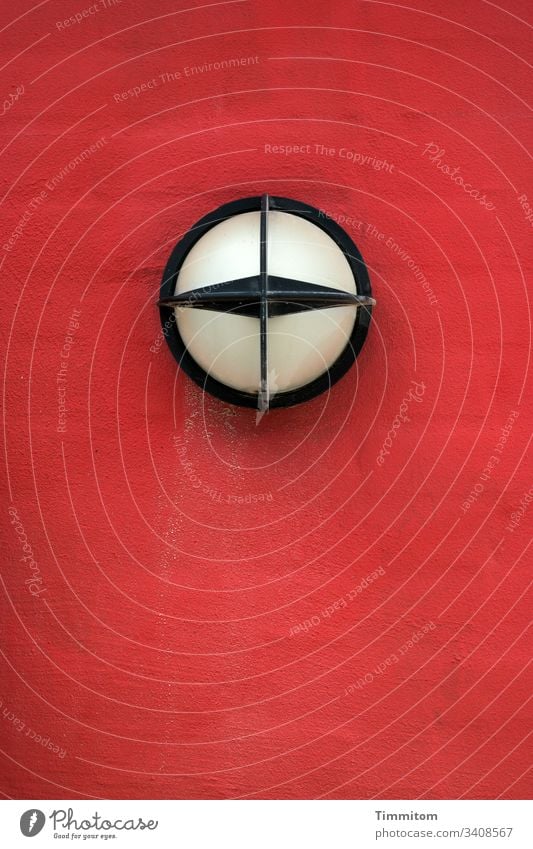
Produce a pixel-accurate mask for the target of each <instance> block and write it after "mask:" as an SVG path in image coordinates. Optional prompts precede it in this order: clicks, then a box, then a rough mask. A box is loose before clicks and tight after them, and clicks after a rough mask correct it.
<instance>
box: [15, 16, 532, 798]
mask: <svg viewBox="0 0 533 849" xmlns="http://www.w3.org/2000/svg"><path fill="white" fill-rule="evenodd" d="M86 3H87V5H84V0H68V2H66V0H57V2H49V1H48V0H45V2H42V3H40V4H38V5H35V6H33V0H32V2H31V3H30V2H28V0H21V2H19V3H17V4H13V3H8V2H6V0H4V2H3V3H2V7H1V13H0V14H1V27H0V28H2V27H3V29H2V46H1V57H0V58H1V66H2V67H1V70H0V80H1V97H2V99H3V101H4V103H3V107H2V109H3V113H2V115H1V120H0V137H1V138H0V143H1V150H2V162H3V167H2V171H1V178H0V179H1V194H2V209H3V221H4V227H3V233H2V239H1V242H2V244H1V246H0V259H1V262H2V293H1V299H2V328H3V339H4V340H5V348H6V353H5V354H4V358H3V363H2V364H3V369H2V375H3V391H4V399H5V402H6V407H5V416H4V436H5V445H6V448H5V455H4V457H3V461H2V462H3V465H4V471H5V474H4V475H3V476H2V490H3V494H4V497H5V501H6V506H5V507H4V509H3V514H2V525H3V528H4V531H3V535H4V540H5V543H4V552H5V556H4V569H3V573H2V602H1V604H2V623H3V642H2V656H1V658H0V664H1V688H0V700H1V705H0V710H1V715H0V719H1V722H0V729H1V737H2V744H1V750H2V753H1V769H2V789H3V792H4V794H5V795H7V796H12V797H18V798H24V797H30V798H69V797H79V798H86V797H89V798H90V797H115V798H129V797H133V798H137V797H138V798H145V797H163V798H166V797H170V798H172V797H178V798H181V797H186V798H189V797H204V798H223V797H241V796H247V797H259V798H268V797H283V798H298V797H318V796H325V797H328V798H350V797H364V798H369V797H374V796H375V797H381V798H417V797H439V798H441V797H442V798H445V797H461V796H464V797H467V798H484V797H497V796H502V797H513V796H518V797H523V796H524V795H526V794H527V793H528V786H527V781H528V775H527V769H528V764H529V756H528V747H527V742H526V737H527V733H528V730H529V727H530V719H531V717H530V715H529V716H528V705H527V700H528V696H529V693H530V687H531V679H529V680H528V672H527V664H528V659H529V655H530V651H528V644H527V636H526V627H527V624H528V620H529V614H530V611H531V598H530V597H529V598H528V596H527V594H526V593H527V588H528V584H529V580H530V574H531V570H530V568H529V567H528V563H530V556H529V552H528V544H529V542H530V538H531V527H532V525H531V519H532V516H533V508H532V507H531V504H530V502H531V500H532V497H533V489H531V485H532V481H531V477H530V470H529V471H528V468H527V465H526V460H527V454H526V451H527V446H528V441H529V436H530V423H531V416H530V413H531V408H530V407H529V410H528V397H529V398H530V397H531V395H530V389H531V385H530V383H528V361H529V352H530V341H531V325H530V316H529V301H528V295H527V290H526V282H527V278H526V274H527V270H528V244H529V245H530V244H531V243H530V241H529V242H528V239H529V237H530V234H531V226H532V221H531V219H532V218H533V215H532V214H531V208H532V207H533V186H531V183H530V184H529V185H528V183H527V181H526V176H525V175H527V173H528V172H527V168H528V163H529V156H528V153H527V144H528V129H529V126H530V125H528V124H527V123H526V116H527V114H528V107H527V104H526V100H527V94H528V76H527V72H528V69H529V65H528V64H527V59H528V58H529V57H528V49H529V48H530V44H531V42H530V35H529V32H530V30H529V26H528V24H527V23H526V19H527V18H528V17H530V16H531V8H530V6H529V4H528V3H526V2H525V0H502V2H501V3H500V5H497V4H494V3H489V2H485V0H475V2H472V3H464V2H459V0H448V2H439V1H438V0H409V2H408V3H406V4H404V5H399V4H396V3H394V2H391V3H388V2H380V0H361V2H359V1H358V0H357V1H356V0H354V2H341V3H331V2H326V1H325V0H323V1H322V0H320V1H319V0H312V2H309V0H293V2H291V3H286V2H282V0H232V2H217V3H209V4H206V3H203V2H201V0H189V2H178V0H161V2H158V3H157V4H154V3H152V4H150V3H145V2H139V0H122V2H121V3H118V2H112V0H107V2H105V3H104V2H102V0H97V2H96V3H94V4H93V5H90V4H89V2H88V0H86ZM265 191H268V192H270V193H272V194H279V195H285V196H289V197H294V198H297V199H300V200H303V201H306V202H308V203H311V204H313V205H315V206H317V207H319V208H320V209H323V210H325V211H326V212H328V213H329V214H331V215H332V216H334V217H335V218H337V220H339V221H341V222H344V226H345V227H346V229H347V230H348V232H349V233H350V235H351V236H352V238H353V239H354V240H355V242H356V243H357V245H358V247H359V248H360V250H361V251H362V254H363V256H364V257H365V259H366V261H367V263H368V267H369V270H370V275H371V279H372V284H373V288H374V293H375V295H376V298H377V300H378V306H377V308H376V310H375V312H374V321H373V324H372V328H371V332H370V334H369V338H368V340H367V343H366V345H365V348H364V350H363V352H362V354H361V356H360V358H359V359H358V361H357V367H356V368H354V369H352V371H351V372H350V373H349V374H348V376H347V377H346V378H344V380H342V381H341V382H340V383H339V384H338V385H337V386H335V387H334V389H333V390H332V391H331V393H330V394H329V395H323V396H321V397H320V398H317V399H315V400H314V401H312V402H310V403H308V404H304V405H301V406H299V407H295V408H293V409H290V410H286V411H283V410H281V411H280V410H275V411H273V412H271V413H270V414H268V415H267V416H264V417H262V418H261V420H260V421H256V416H255V414H254V413H253V412H252V411H248V410H241V409H238V408H235V407H230V406H227V405H224V404H222V403H220V402H218V401H216V400H214V399H212V398H210V397H208V396H204V395H202V393H201V391H200V390H199V389H198V388H197V387H196V386H195V385H193V384H192V383H191V382H190V381H189V380H188V378H186V377H185V376H184V375H183V374H181V373H179V371H178V370H177V368H176V364H175V362H174V360H173V359H172V357H171V355H170V353H169V351H168V349H167V346H166V343H165V342H164V340H163V338H162V336H161V334H160V325H159V317H158V312H157V310H156V308H155V305H154V304H155V300H156V298H157V295H158V289H159V284H160V278H161V273H162V270H163V267H164V265H165V262H166V259H167V256H168V254H169V252H170V250H171V248H172V246H173V245H174V244H175V242H176V241H177V240H178V239H179V238H180V236H181V235H182V234H183V233H184V232H185V231H186V230H187V229H188V228H189V227H190V226H191V224H193V223H194V222H195V221H196V220H197V219H198V218H200V217H201V216H202V215H204V214H206V213H207V212H209V211H210V210H211V209H213V208H215V207H216V206H218V205H219V204H221V203H224V202H226V201H229V200H231V199H234V198H237V197H240V196H244V195H252V194H259V193H262V192H265ZM529 205H531V207H530V206H529ZM529 259H531V252H529ZM528 390H529V394H528Z"/></svg>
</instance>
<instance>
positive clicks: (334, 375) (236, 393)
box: [158, 195, 376, 412]
mask: <svg viewBox="0 0 533 849" xmlns="http://www.w3.org/2000/svg"><path fill="white" fill-rule="evenodd" d="M271 210H277V211H281V212H286V213H290V214H291V215H296V216H299V217H300V218H306V219H307V220H309V221H311V222H312V223H313V224H315V225H316V226H317V227H320V229H321V230H324V231H325V232H326V233H327V234H328V235H329V236H330V237H331V238H332V239H333V241H334V242H335V243H336V244H337V245H338V247H339V248H340V249H341V250H342V252H343V254H344V256H345V257H346V260H347V262H348V264H349V266H350V269H351V271H352V274H353V276H354V279H355V283H356V290H357V292H358V294H357V295H353V294H352V293H350V292H344V291H342V290H340V289H332V288H329V287H327V286H321V285H318V284H315V283H307V282H304V281H301V280H291V279H288V278H285V277H276V276H273V275H269V273H268V267H267V238H268V213H269V211H271ZM257 211H260V212H261V219H260V227H261V231H260V271H259V274H258V275H255V276H253V277H245V278H240V279H238V280H228V281H224V282H221V283H215V284H211V285H209V286H205V287H200V288H199V289H194V290H192V291H188V292H184V293H182V294H180V295H176V294H175V290H176V281H177V278H178V274H179V272H180V269H181V267H182V265H183V263H184V261H185V258H186V256H187V254H188V253H189V251H190V250H191V248H192V247H193V246H194V245H195V244H196V242H197V241H198V240H199V239H200V238H201V237H202V236H203V235H204V234H205V233H206V232H207V231H208V230H210V229H211V228H212V227H214V226H215V225H216V224H220V222H221V221H224V220H225V219H227V218H232V217H234V216H235V215H240V214H241V213H244V212H257ZM375 303H376V302H375V300H374V298H373V297H372V289H371V286H370V278H369V276H368V271H367V268H366V265H365V263H364V260H363V257H362V256H361V254H360V252H359V250H358V249H357V247H356V245H355V244H354V242H353V241H352V240H351V238H350V237H349V236H348V234H347V233H346V232H345V231H344V230H343V229H342V227H340V226H339V225H338V224H337V223H336V222H335V221H333V220H332V219H331V218H327V217H326V216H325V215H323V214H321V213H320V212H319V210H318V209H316V208H315V207H313V206H309V205H308V204H305V203H301V202H300V201H296V200H291V199H290V198H283V197H272V196H270V195H263V196H262V197H251V198H243V199H242V200H237V201H232V202H231V203H227V204H224V205H223V206H220V207H219V208H218V209H216V210H214V211H213V212H210V213H209V215H206V216H205V217H204V218H202V219H201V220H200V221H199V222H198V223H197V224H195V225H194V227H192V228H191V230H189V232H188V233H186V234H185V236H184V237H183V238H182V239H181V240H180V241H179V242H178V244H177V245H176V246H175V248H174V250H173V251H172V253H171V255H170V258H169V260H168V262H167V266H166V268H165V272H164V274H163V280H162V283H161V289H160V299H159V301H158V306H159V310H160V316H161V324H162V327H163V332H164V335H165V338H166V340H167V343H168V345H169V348H170V350H171V351H172V353H173V355H174V357H175V359H176V360H177V361H178V363H179V365H180V366H181V368H182V369H183V370H184V371H185V372H186V374H188V375H189V377H191V378H192V379H193V380H194V381H195V383H197V384H198V386H200V387H201V388H202V389H204V390H205V391H206V392H209V393H210V394H211V395H214V396H216V397H217V398H220V399H221V400H222V401H227V402H228V403H230V404H238V405H239V406H242V407H255V408H256V409H258V410H260V411H262V412H266V411H267V410H268V409H270V408H272V407H289V406H292V405H294V404H300V403H301V402H303V401H309V400H310V399H311V398H314V397H315V396H316V395H319V394H320V393H321V392H324V391H325V390H326V389H329V388H330V387H331V386H333V384H334V383H336V382H337V381H338V380H340V378H341V377H342V376H343V375H344V374H345V373H346V372H347V371H348V369H349V368H350V367H351V365H352V364H353V362H354V360H355V358H356V357H357V355H358V354H359V352H360V350H361V348H362V347H363V344H364V341H365V339H366V336H367V333H368V328H369V325H370V319H371V315H372V306H374V305H375ZM352 305H353V306H357V307H359V309H358V310H357V312H356V317H355V322H354V327H353V331H352V334H351V336H350V339H349V340H348V342H347V344H346V347H345V349H344V350H343V352H342V353H341V354H340V356H339V357H338V358H337V359H336V360H335V362H334V363H333V364H332V365H331V367H330V368H329V369H328V370H326V371H325V372H324V373H323V374H321V375H320V376H319V377H317V378H316V379H315V380H313V381H311V383H308V384H306V385H305V386H302V387H300V388H299V389H294V390H290V391H288V392H278V393H276V394H273V395H269V387H268V349H267V333H268V319H269V318H270V317H272V316H276V315H285V314H287V313H294V312H301V311H303V310H313V309H324V308H328V307H336V306H352ZM176 307H182V308H194V309H207V310H216V311H217V312H231V313H237V314H240V315H250V316H255V317H257V318H259V322H260V356H261V373H260V374H261V383H260V390H259V392H257V393H248V392H241V391H240V390H238V389H234V388H233V387H231V386H227V385H226V384H224V383H221V382H220V381H218V380H215V378H213V377H211V376H210V375H209V374H208V373H207V372H205V371H204V369H203V368H202V367H201V366H200V365H199V364H198V363H197V362H196V360H195V359H194V358H193V357H192V356H191V355H190V354H189V352H188V350H187V347H186V345H185V343H184V341H183V339H182V337H181V334H180V332H179V328H178V326H177V322H176V321H175V320H173V319H174V316H175V314H174V309H175V308H176Z"/></svg>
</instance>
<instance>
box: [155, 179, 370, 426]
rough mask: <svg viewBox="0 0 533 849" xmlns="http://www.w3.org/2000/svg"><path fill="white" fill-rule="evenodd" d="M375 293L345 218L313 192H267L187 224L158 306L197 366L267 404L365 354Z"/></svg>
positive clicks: (235, 400)
mask: <svg viewBox="0 0 533 849" xmlns="http://www.w3.org/2000/svg"><path fill="white" fill-rule="evenodd" d="M375 303H376V302H375V300H374V299H373V297H372V290H371V286H370V279H369V276H368V271H367V268H366V265H365V263H364V260H363V258H362V256H361V254H360V253H359V251H358V249H357V247H356V246H355V244H354V243H353V241H352V240H351V239H350V237H349V236H348V234H347V233H346V232H345V231H344V230H343V229H342V227H340V226H339V225H338V224H337V223H336V222H335V221H333V220H332V219H331V218H328V217H327V216H326V215H325V214H324V213H322V212H320V211H319V210H318V209H316V208H314V207H312V206H308V205H307V204H305V203H301V202H300V201H296V200H291V199H289V198H283V197H273V196H270V195H263V196H262V197H251V198H243V199H242V200H236V201H233V202H231V203H227V204H224V205H223V206H221V207H219V208H218V209H216V210H214V211H213V212H211V213H209V215H206V216H205V217H204V218H202V219H201V220H200V221H199V222H198V223H197V224H195V225H194V227H192V228H191V229H190V230H189V231H188V232H187V233H186V235H185V236H184V237H183V238H182V239H181V240H180V241H179V242H178V244H177V245H176V246H175V248H174V250H173V251H172V253H171V255H170V258H169V260H168V263H167V266H166V268H165V272H164V275H163V281H162V283H161V290H160V299H159V302H158V306H159V309H160V315H161V324H162V327H163V333H164V335H165V338H166V340H167V342H168V345H169V347H170V350H171V351H172V354H173V355H174V357H175V358H176V360H177V361H178V363H179V365H180V367H181V368H182V369H183V370H184V371H185V372H186V373H187V374H188V375H189V377H191V378H192V379H193V380H194V381H195V382H196V383H197V384H198V385H199V386H201V387H202V389H204V390H205V391H207V392H209V393H210V394H211V395H214V396H216V397H217V398H220V399H221V400H223V401H226V402H229V403H231V404H238V405H240V406H244V407H254V408H256V409H258V410H260V411H261V412H266V411H267V410H268V409H270V408H273V407H289V406H292V405H293V404H299V403H301V402H302V401H308V400H309V399H311V398H314V397H315V396H316V395H319V394H320V393H321V392H324V391H325V390H327V389H329V388H330V387H331V386H333V384H334V383H336V382H337V381H338V380H339V379H340V378H341V377H342V376H343V375H344V374H345V373H346V372H347V371H348V369H349V368H350V366H351V365H352V364H353V362H354V361H355V358H356V357H357V355H358V354H359V352H360V350H361V348H362V346H363V344H364V341H365V339H366V335H367V332H368V328H369V325H370V320H371V314H372V307H373V306H374V305H375Z"/></svg>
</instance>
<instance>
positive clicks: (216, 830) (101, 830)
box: [0, 799, 533, 849]
mask: <svg viewBox="0 0 533 849" xmlns="http://www.w3.org/2000/svg"><path fill="white" fill-rule="evenodd" d="M0 824H1V834H2V846H5V847H9V849H11V847H12V846H20V845H23V846H28V839H32V838H35V844H32V845H33V846H35V847H36V848H37V847H39V846H49V845H51V844H52V843H53V844H54V845H55V846H58V845H62V844H63V843H66V841H70V843H72V842H74V843H77V844H79V845H81V844H83V845H88V844H89V845H93V846H94V845H97V846H102V845H103V843H104V842H105V844H107V845H108V846H109V845H111V846H117V849H126V847H128V846H146V847H154V846H157V847H158V849H159V847H167V846H172V847H187V849H188V847H194V849H204V847H205V849H213V848H214V847H222V848H223V849H225V847H228V849H229V847H231V849H273V847H274V849H292V847H295V849H296V847H298V849H325V847H328V849H329V847H335V849H337V848H339V849H352V847H353V849H361V847H363V849H366V847H368V846H378V847H379V846H383V847H393V846H396V847H406V849H417V847H419V849H426V847H433V849H437V847H442V848H443V849H445V847H448V846H449V847H452V846H454V847H455V846H459V847H462V846H464V847H472V849H474V847H478V846H484V847H495V849H496V847H509V849H511V847H520V849H526V847H532V846H533V829H532V826H531V803H530V802H528V801H524V800H510V801H477V800H476V801H454V800H449V801H442V800H439V801H427V800H424V801H423V802H417V801H414V802H413V801H399V800H397V799H396V800H393V801H383V800H380V801H378V802H374V801H366V800H365V801H360V800H350V801H258V800H249V801H245V800H241V801H237V800H234V801H233V800H227V801H213V800H198V801H184V800H177V801H176V800H161V799H160V800H135V801H120V800H117V801H110V800H102V801H85V800H84V801H65V800H60V801H53V800H49V799H47V800H21V801H14V800H9V801H3V802H1V803H0ZM117 841H118V842H117Z"/></svg>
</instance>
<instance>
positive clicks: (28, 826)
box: [20, 808, 46, 837]
mask: <svg viewBox="0 0 533 849" xmlns="http://www.w3.org/2000/svg"><path fill="white" fill-rule="evenodd" d="M45 822H46V817H45V815H44V814H43V812H42V811H39V810H37V809H36V808H31V809H30V810H29V811H26V812H25V813H23V814H22V816H21V818H20V830H21V832H22V833H23V835H24V837H35V835H36V834H39V832H40V831H41V830H42V827H43V826H44V824H45Z"/></svg>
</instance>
